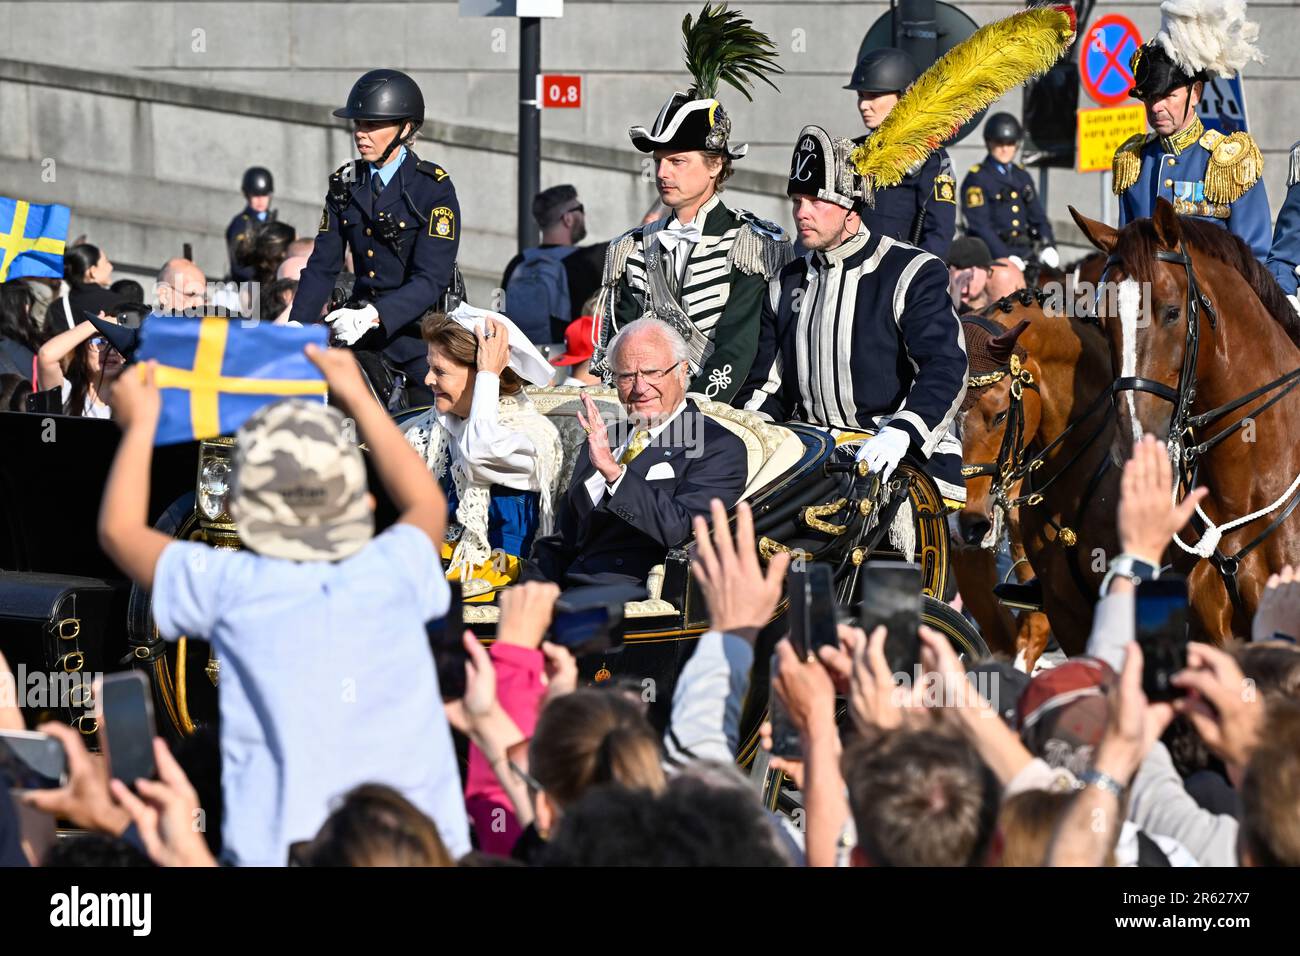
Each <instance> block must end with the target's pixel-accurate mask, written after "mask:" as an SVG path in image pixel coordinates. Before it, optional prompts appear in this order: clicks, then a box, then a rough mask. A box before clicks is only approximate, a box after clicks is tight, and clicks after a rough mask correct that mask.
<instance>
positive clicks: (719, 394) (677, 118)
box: [592, 5, 792, 402]
mask: <svg viewBox="0 0 1300 956" xmlns="http://www.w3.org/2000/svg"><path fill="white" fill-rule="evenodd" d="M683 33H684V35H685V41H686V52H687V66H688V68H689V69H691V70H692V71H693V76H694V78H695V82H694V84H693V85H692V87H691V89H690V90H689V91H688V92H686V93H681V92H678V93H674V94H673V95H672V97H671V98H670V99H669V100H668V102H667V103H665V104H664V106H663V108H662V109H661V110H660V111H659V115H658V117H656V119H655V121H654V125H653V126H651V128H650V129H648V130H647V129H646V128H645V127H643V126H634V127H632V128H631V129H630V130H629V131H628V134H629V136H630V137H631V139H632V145H633V146H635V147H636V148H637V149H638V150H640V151H641V152H643V153H651V154H653V156H654V162H655V184H656V186H657V187H658V190H659V197H660V199H661V200H662V201H663V203H664V205H665V206H667V207H668V208H669V210H670V213H669V214H668V215H666V216H664V217H663V218H661V219H658V220H656V221H653V222H650V223H648V224H646V225H643V226H637V227H636V228H634V229H632V230H630V231H629V232H627V233H625V234H624V235H622V236H620V237H619V238H618V239H615V240H614V241H613V242H612V243H610V247H609V252H608V253H607V255H606V258H605V273H604V277H603V281H602V289H601V294H600V298H599V300H598V302H597V306H596V319H597V341H596V353H595V359H594V361H593V365H592V368H593V371H599V372H602V373H604V372H606V371H607V370H606V369H605V367H604V365H605V347H606V346H607V345H608V343H609V342H610V340H611V339H612V338H613V337H614V335H615V333H616V332H617V331H618V330H619V328H621V327H622V326H624V325H626V324H627V323H629V322H632V321H634V320H636V319H639V318H642V317H644V316H654V317H656V318H658V319H661V320H663V321H665V322H667V323H669V324H670V325H672V326H673V328H674V329H676V330H677V332H678V333H680V334H681V336H682V337H683V338H684V339H685V340H686V343H687V346H688V347H689V350H690V358H689V366H690V382H689V384H688V390H689V391H691V392H695V393H699V394H703V395H704V397H706V398H709V399H712V400H714V401H718V402H731V401H732V399H733V397H734V395H735V394H736V391H737V390H738V389H739V388H740V385H741V383H743V382H744V381H745V377H746V376H747V375H748V374H749V370H750V366H751V365H752V364H753V361H754V353H755V351H756V349H757V346H758V318H759V312H760V311H761V309H762V300H763V294H764V291H765V290H766V288H767V282H768V280H769V279H770V278H771V277H772V276H774V275H775V274H776V273H777V271H778V270H779V269H780V268H781V266H783V265H785V263H787V262H789V261H790V258H791V255H792V252H791V249H790V242H789V240H787V239H786V238H785V235H784V233H783V232H782V230H781V228H780V227H779V226H777V225H775V224H773V223H769V222H764V221H763V220H762V219H759V218H758V217H757V216H754V215H752V214H751V213H748V212H745V211H744V210H733V209H730V208H728V207H727V205H726V204H725V203H723V202H722V199H721V197H720V196H719V193H720V192H721V190H722V186H723V183H725V182H726V181H727V179H728V178H729V177H730V176H731V164H732V163H733V162H734V161H736V160H738V159H740V158H741V157H743V156H744V155H745V153H746V151H747V150H748V146H745V145H733V144H732V143H731V142H730V135H731V119H730V118H729V117H728V116H727V113H726V110H724V109H723V107H722V104H721V103H719V102H718V100H717V99H716V92H717V86H718V81H719V79H722V80H726V81H727V82H730V83H731V84H732V85H733V86H735V87H736V89H738V90H740V91H741V92H742V93H744V94H745V96H746V97H749V92H748V90H747V89H746V88H745V87H746V85H747V84H748V83H749V82H750V77H752V76H755V75H756V76H758V77H759V78H761V79H763V80H764V82H767V83H768V84H769V85H771V81H769V80H768V79H767V77H766V74H767V73H770V72H780V68H779V67H777V66H775V64H774V63H772V62H771V61H772V59H773V58H774V54H772V53H771V52H769V51H770V48H771V41H770V40H769V39H768V38H767V37H766V36H764V35H763V34H761V33H759V32H757V31H755V30H753V29H752V28H751V27H750V24H749V21H748V20H745V19H742V18H741V16H740V14H739V13H738V12H735V11H729V10H727V8H726V7H725V5H724V6H720V7H711V6H705V8H704V10H703V12H702V13H701V14H700V17H699V19H698V20H697V21H695V22H694V23H692V19H691V17H689V16H688V17H687V18H686V20H685V22H684V23H683ZM755 51H758V52H755Z"/></svg>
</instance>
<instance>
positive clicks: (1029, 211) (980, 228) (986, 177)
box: [961, 113, 1061, 269]
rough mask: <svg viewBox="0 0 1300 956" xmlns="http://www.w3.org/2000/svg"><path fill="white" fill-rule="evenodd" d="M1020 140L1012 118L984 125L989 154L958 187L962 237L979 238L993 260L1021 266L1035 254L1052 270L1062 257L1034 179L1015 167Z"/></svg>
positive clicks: (1002, 117) (1006, 116) (994, 118)
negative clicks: (1008, 260)
mask: <svg viewBox="0 0 1300 956" xmlns="http://www.w3.org/2000/svg"><path fill="white" fill-rule="evenodd" d="M1024 136H1025V131H1024V130H1023V129H1022V128H1021V126H1020V121H1019V120H1017V119H1016V118H1015V117H1014V116H1012V115H1011V114H1010V113H994V114H993V115H992V116H990V117H989V118H988V122H986V123H985V124H984V145H985V147H986V148H987V149H988V155H987V156H985V157H984V161H983V162H981V163H977V164H976V165H974V166H972V167H971V168H970V172H968V173H967V174H966V178H965V179H963V180H962V184H961V199H962V213H963V215H964V216H965V219H966V232H967V233H968V234H970V235H972V236H975V237H976V238H979V239H983V240H984V244H985V245H986V246H988V247H989V253H990V254H991V255H992V256H993V258H994V259H1005V258H1007V257H1008V256H1015V257H1017V258H1019V259H1020V260H1021V261H1022V262H1023V261H1027V260H1028V259H1029V258H1031V257H1032V256H1033V255H1034V252H1035V249H1037V250H1038V252H1037V254H1038V259H1039V261H1040V262H1042V263H1043V264H1044V265H1046V266H1050V267H1051V268H1053V269H1055V268H1057V267H1058V266H1059V265H1060V264H1061V256H1060V254H1059V253H1057V251H1056V239H1055V238H1054V237H1053V235H1052V226H1051V223H1049V222H1048V221H1047V215H1046V213H1044V212H1043V205H1042V203H1040V202H1039V201H1038V191H1037V190H1036V189H1035V188H1034V179H1033V177H1032V176H1030V175H1029V173H1027V172H1026V171H1025V167H1023V166H1021V165H1020V164H1018V163H1016V162H1015V158H1016V150H1018V149H1019V148H1020V141H1021V140H1022V139H1024ZM1022 268H1023V266H1022Z"/></svg>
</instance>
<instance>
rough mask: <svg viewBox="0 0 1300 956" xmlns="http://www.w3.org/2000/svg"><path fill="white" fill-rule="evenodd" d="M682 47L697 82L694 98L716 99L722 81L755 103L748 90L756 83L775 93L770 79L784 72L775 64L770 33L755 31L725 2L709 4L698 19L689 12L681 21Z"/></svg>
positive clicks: (694, 85) (694, 87)
mask: <svg viewBox="0 0 1300 956" xmlns="http://www.w3.org/2000/svg"><path fill="white" fill-rule="evenodd" d="M682 46H683V50H684V52H685V54H686V69H687V70H688V71H690V74H691V78H692V79H693V81H694V83H693V85H692V86H691V90H690V95H691V97H692V98H693V99H713V98H715V97H716V96H717V95H718V84H719V82H723V83H728V84H730V85H731V86H733V87H735V88H736V89H737V90H739V91H740V92H741V93H742V94H744V97H745V99H747V100H749V101H751V102H753V99H754V98H753V97H752V96H750V95H749V88H750V87H751V86H753V83H754V80H756V79H758V80H762V81H763V82H764V83H766V84H767V85H768V86H770V87H772V89H774V90H776V89H777V85H776V84H775V83H773V82H772V81H771V80H770V79H768V76H769V74H777V73H784V72H785V70H783V69H781V67H779V66H777V65H776V47H775V46H774V45H773V44H772V41H771V39H770V38H769V37H768V36H767V34H765V33H762V32H760V31H758V30H755V29H754V26H753V24H752V23H751V22H750V21H749V20H748V19H746V18H745V17H744V15H742V14H741V12H740V11H739V10H730V9H728V8H727V5H726V4H725V3H717V4H714V3H706V4H705V5H704V9H703V10H701V11H700V16H699V19H698V20H692V19H691V15H690V14H689V13H688V14H687V15H686V17H685V19H683V20H682Z"/></svg>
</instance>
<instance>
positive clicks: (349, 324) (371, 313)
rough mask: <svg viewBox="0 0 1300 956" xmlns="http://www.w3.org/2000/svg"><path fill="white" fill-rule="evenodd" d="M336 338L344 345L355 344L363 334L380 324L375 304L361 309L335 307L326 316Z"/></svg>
mask: <svg viewBox="0 0 1300 956" xmlns="http://www.w3.org/2000/svg"><path fill="white" fill-rule="evenodd" d="M325 321H326V322H327V323H328V324H329V327H330V331H331V332H333V333H334V338H336V339H338V340H339V341H340V342H342V343H343V344H344V345H355V344H356V343H357V341H358V340H359V339H360V338H361V336H363V335H365V334H366V333H367V332H369V331H370V330H371V329H373V328H374V327H375V326H377V325H378V324H379V310H378V309H376V308H375V307H374V306H373V305H367V306H366V307H365V308H361V309H335V310H334V311H333V312H331V313H330V314H329V315H327V316H325Z"/></svg>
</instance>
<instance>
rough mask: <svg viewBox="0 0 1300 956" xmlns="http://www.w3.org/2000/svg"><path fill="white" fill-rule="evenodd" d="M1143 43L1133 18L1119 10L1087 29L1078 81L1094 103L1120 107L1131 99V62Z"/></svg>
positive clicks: (1081, 53) (1080, 56) (1080, 53)
mask: <svg viewBox="0 0 1300 956" xmlns="http://www.w3.org/2000/svg"><path fill="white" fill-rule="evenodd" d="M1141 45H1142V37H1141V35H1140V34H1139V33H1138V29H1137V27H1136V26H1134V25H1133V21H1132V20H1130V19H1129V18H1128V17H1122V16H1120V15H1119V14H1117V13H1111V14H1107V15H1106V16H1104V17H1102V18H1101V19H1100V20H1098V21H1097V22H1096V23H1094V24H1093V25H1092V26H1091V27H1089V28H1088V32H1087V33H1085V34H1084V36H1083V48H1082V49H1081V50H1080V52H1079V81H1080V83H1082V85H1083V90H1084V92H1085V93H1087V94H1088V96H1090V97H1091V98H1092V100H1093V101H1094V102H1095V103H1097V104H1098V105H1100V106H1117V105H1119V104H1120V103H1122V102H1124V101H1125V100H1126V99H1128V91H1129V90H1130V89H1132V88H1133V73H1132V71H1130V70H1129V66H1128V63H1129V59H1130V58H1131V57H1132V56H1133V51H1134V50H1136V49H1137V48H1138V47H1139V46H1141Z"/></svg>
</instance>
